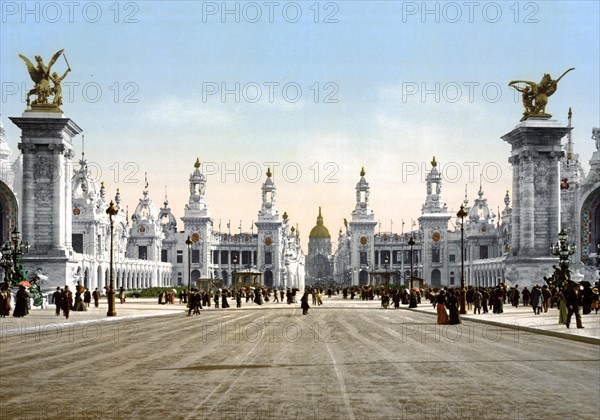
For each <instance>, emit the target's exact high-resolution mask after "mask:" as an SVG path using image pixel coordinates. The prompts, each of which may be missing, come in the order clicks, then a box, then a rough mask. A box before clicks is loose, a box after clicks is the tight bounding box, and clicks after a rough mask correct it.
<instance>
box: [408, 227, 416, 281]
mask: <svg viewBox="0 0 600 420" xmlns="http://www.w3.org/2000/svg"><path fill="white" fill-rule="evenodd" d="M408 245H409V246H410V283H409V287H410V290H411V292H412V289H413V246H415V238H413V237H412V236H411V237H410V239H409V240H408Z"/></svg>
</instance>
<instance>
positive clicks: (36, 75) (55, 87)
mask: <svg viewBox="0 0 600 420" xmlns="http://www.w3.org/2000/svg"><path fill="white" fill-rule="evenodd" d="M63 53H64V49H63V50H59V51H57V52H56V53H55V54H54V55H53V56H52V58H51V59H50V61H49V62H48V65H47V66H46V65H45V64H44V60H43V59H42V57H41V56H39V55H36V56H35V62H36V65H34V64H33V63H32V62H31V61H30V60H29V59H28V58H27V57H25V56H24V55H23V54H19V57H21V59H22V60H23V61H24V62H25V65H26V66H27V71H28V72H29V76H31V80H33V83H35V86H34V87H33V89H31V90H30V91H29V92H27V106H28V107H29V106H30V105H31V107H32V108H35V107H36V106H37V107H41V108H46V109H47V108H58V107H59V106H60V105H61V104H62V88H61V82H62V80H63V79H64V78H65V77H66V76H67V74H68V73H69V72H70V71H71V67H70V66H69V63H68V62H67V61H66V57H65V62H66V63H67V67H68V68H67V70H66V71H65V73H64V74H63V75H62V76H61V77H59V76H58V74H57V73H56V72H53V73H52V74H51V73H50V70H51V69H52V66H53V65H54V63H56V60H58V58H59V57H60V56H61V55H63ZM50 82H52V85H50ZM31 95H36V96H37V98H36V99H35V100H34V101H33V102H31V100H30V97H31ZM50 96H54V98H53V102H52V103H48V98H49V97H50Z"/></svg>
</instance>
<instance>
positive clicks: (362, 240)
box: [360, 236, 369, 245]
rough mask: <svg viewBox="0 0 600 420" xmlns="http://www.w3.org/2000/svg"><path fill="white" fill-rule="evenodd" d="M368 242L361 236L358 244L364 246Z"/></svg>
mask: <svg viewBox="0 0 600 420" xmlns="http://www.w3.org/2000/svg"><path fill="white" fill-rule="evenodd" d="M368 242H369V239H368V238H367V237H366V236H361V237H360V244H361V245H366V244H367V243H368Z"/></svg>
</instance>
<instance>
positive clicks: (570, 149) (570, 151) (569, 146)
mask: <svg viewBox="0 0 600 420" xmlns="http://www.w3.org/2000/svg"><path fill="white" fill-rule="evenodd" d="M572 117H573V113H572V112H571V107H569V124H567V127H569V128H570V127H572V125H571V118H572ZM571 160H573V138H572V137H571V131H569V132H568V133H567V164H568V163H569V162H570V161H571Z"/></svg>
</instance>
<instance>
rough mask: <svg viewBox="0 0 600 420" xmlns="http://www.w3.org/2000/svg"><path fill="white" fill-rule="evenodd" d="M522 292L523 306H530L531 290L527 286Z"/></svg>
mask: <svg viewBox="0 0 600 420" xmlns="http://www.w3.org/2000/svg"><path fill="white" fill-rule="evenodd" d="M521 294H522V295H523V306H529V295H530V294H531V293H530V292H529V290H528V289H527V287H525V288H524V289H523V292H522V293H521Z"/></svg>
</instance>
